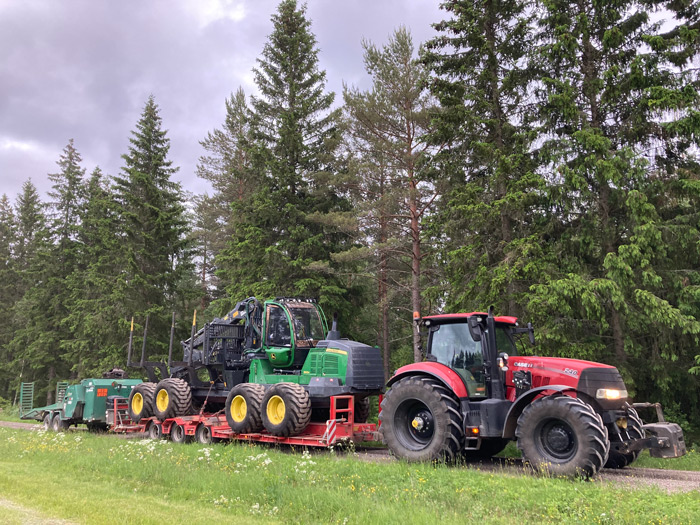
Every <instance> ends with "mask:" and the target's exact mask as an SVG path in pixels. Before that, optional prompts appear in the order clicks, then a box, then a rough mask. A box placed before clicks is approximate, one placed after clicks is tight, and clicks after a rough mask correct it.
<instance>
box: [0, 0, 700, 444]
mask: <svg viewBox="0 0 700 525" xmlns="http://www.w3.org/2000/svg"><path fill="white" fill-rule="evenodd" d="M442 10H443V12H444V17H443V18H444V20H443V21H442V22H440V23H438V24H436V25H435V29H436V30H437V36H436V37H435V38H433V39H432V40H430V41H428V42H425V43H423V44H422V45H417V44H416V43H414V42H413V40H412V37H411V34H410V32H409V31H408V30H407V29H406V28H398V29H396V30H395V32H394V33H393V34H392V35H391V36H390V37H389V38H388V39H387V41H386V42H382V43H375V42H370V41H363V49H364V63H365V66H366V73H367V75H368V78H369V80H370V83H369V85H370V86H371V87H369V89H366V90H363V89H359V88H357V87H355V86H351V85H345V86H344V89H343V93H342V96H336V94H335V93H332V92H329V91H328V90H327V89H326V74H325V72H324V71H323V70H321V69H320V68H319V60H318V55H319V48H318V45H317V41H316V39H315V37H314V34H313V31H312V23H311V20H309V19H308V17H307V13H306V8H305V6H304V5H300V4H297V2H296V0H284V1H282V3H281V4H280V5H279V7H278V10H277V12H276V13H275V14H273V16H272V22H273V30H272V32H271V34H270V35H269V37H268V39H267V43H266V44H265V46H264V48H263V49H262V50H261V54H260V56H259V58H258V61H257V67H256V68H255V70H254V77H255V82H256V85H257V92H256V94H255V95H247V94H246V93H244V92H243V91H242V90H241V89H236V88H235V86H233V87H232V88H233V92H232V94H231V96H230V98H229V99H227V100H225V101H222V104H225V107H226V119H225V121H224V122H222V123H221V125H220V127H218V128H217V129H214V130H212V131H211V132H210V133H208V134H207V136H206V137H202V140H201V146H202V156H201V158H200V160H199V164H198V167H197V173H196V175H197V176H198V177H201V178H202V179H204V180H206V181H208V182H209V185H210V187H211V188H212V194H204V195H188V194H185V192H184V191H183V190H182V188H181V186H180V185H179V183H178V182H176V181H175V180H174V177H173V176H174V175H175V173H176V172H177V170H178V168H177V167H176V166H173V164H172V162H171V160H169V153H170V141H169V138H168V134H167V130H166V128H167V123H166V122H163V120H162V118H161V116H160V111H159V107H158V104H157V103H156V97H155V96H151V97H150V98H149V99H148V100H147V101H145V105H144V107H143V112H142V115H141V117H140V119H139V120H138V122H136V124H135V127H134V130H133V131H132V133H131V137H130V146H129V148H128V151H127V152H125V153H124V155H123V156H122V158H123V167H122V169H121V172H120V173H119V174H106V173H103V172H102V171H101V170H100V168H99V167H94V168H92V167H90V168H91V169H92V171H89V172H88V167H85V166H84V165H83V161H82V159H81V155H80V153H79V144H74V142H73V140H69V141H68V143H67V145H66V146H65V148H64V150H63V152H62V153H61V155H60V156H59V157H58V161H57V169H56V172H55V173H53V174H51V175H50V180H51V183H52V189H51V191H50V192H49V193H48V199H47V200H46V201H43V200H42V199H41V197H40V195H39V192H38V191H37V188H36V187H35V186H34V185H33V184H32V182H31V180H27V181H26V182H25V184H24V186H23V190H22V192H21V194H19V195H18V197H17V199H16V201H15V202H11V201H10V199H9V198H8V197H7V196H6V195H3V196H2V199H0V252H1V255H0V263H1V264H0V313H1V315H0V318H2V320H3V322H2V323H1V324H0V400H2V401H3V402H4V403H11V402H13V401H14V400H15V399H16V393H17V389H18V386H19V384H20V382H28V381H36V382H37V388H38V392H39V395H40V396H41V397H42V401H43V398H44V397H45V398H46V400H47V401H48V402H51V400H52V399H51V398H52V395H53V394H52V392H53V390H54V389H55V382H56V381H57V380H63V379H76V378H82V377H87V376H90V375H94V374H101V373H102V372H103V371H105V370H107V369H110V368H112V367H115V366H120V367H124V366H125V362H126V345H127V341H128V332H129V324H130V321H131V318H132V316H134V318H135V319H136V325H137V328H136V330H137V333H138V332H139V331H140V330H141V328H142V327H143V322H144V320H145V317H146V315H149V318H150V321H149V334H150V335H149V352H150V355H151V356H152V357H156V358H157V357H158V356H161V357H162V356H164V355H167V344H168V336H169V330H168V327H169V325H170V317H171V314H172V312H173V311H174V312H176V315H177V319H178V323H179V330H180V332H179V335H180V336H181V338H183V339H184V338H186V337H187V334H188V332H189V330H188V326H189V325H190V324H191V316H192V312H193V311H194V310H195V309H197V310H198V319H200V323H201V322H202V319H204V320H207V319H210V318H212V317H213V316H215V315H221V314H223V313H225V312H227V311H228V309H230V308H231V307H232V306H233V305H234V304H235V303H236V302H237V301H239V300H241V299H243V298H245V297H248V296H251V295H255V296H257V297H258V298H261V299H265V298H271V297H275V296H303V297H315V298H317V299H318V300H319V301H320V303H321V305H322V306H323V308H324V309H325V310H326V312H327V313H332V312H338V314H339V316H340V320H341V328H342V330H343V332H344V334H345V335H347V336H351V337H353V338H354V339H357V340H360V341H363V342H366V343H369V344H376V345H378V346H379V347H381V348H382V349H383V352H384V357H385V373H386V374H390V373H391V372H392V371H393V370H394V369H395V368H396V367H397V366H399V365H401V364H404V363H407V362H410V361H413V360H420V359H421V349H420V334H419V331H418V328H417V326H416V324H415V323H414V322H413V315H414V312H419V313H420V314H422V315H427V314H430V313H438V312H454V311H473V310H484V309H486V308H487V307H488V306H489V305H494V306H495V308H496V311H497V312H499V313H503V314H506V313H507V314H510V315H515V316H518V317H519V318H520V319H521V320H523V321H524V322H528V321H531V322H533V324H534V325H535V327H536V330H537V344H536V346H535V347H534V348H533V347H529V348H526V347H523V351H524V352H536V353H540V354H543V355H560V356H565V357H576V358H582V359H589V360H593V361H601V362H604V363H609V364H613V365H615V366H617V367H618V368H619V369H620V371H621V372H622V374H623V376H624V378H625V380H626V382H627V385H628V389H629V390H630V391H631V393H632V395H633V397H634V398H635V399H636V400H640V401H641V400H653V401H660V402H662V403H663V405H664V407H665V410H666V412H667V415H668V417H669V418H671V419H673V420H675V421H678V422H680V423H682V424H683V425H684V427H685V428H686V430H691V429H695V430H697V429H700V396H699V395H698V394H699V393H700V347H699V343H700V164H699V163H698V153H699V149H698V146H699V145H700V95H699V90H698V87H699V86H700V70H699V64H700V3H698V2H696V1H693V0H664V1H661V0H629V1H628V0H620V1H616V2H597V1H590V0H580V1H577V2H568V1H566V2H565V1H560V0H537V1H530V0H500V1H498V0H479V1H467V0H446V1H444V2H443V3H442ZM661 18H664V19H665V23H663V24H662V23H660V22H658V21H657V20H660V19H661ZM156 95H157V93H156ZM193 176H194V174H193ZM137 339H138V337H137ZM137 344H140V342H139V341H137ZM131 373H132V374H135V375H138V374H139V371H137V370H132V371H131Z"/></svg>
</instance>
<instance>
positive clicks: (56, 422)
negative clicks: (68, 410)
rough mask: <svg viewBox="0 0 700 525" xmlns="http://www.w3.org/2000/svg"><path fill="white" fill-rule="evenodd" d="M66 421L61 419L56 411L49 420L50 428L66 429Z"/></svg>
mask: <svg viewBox="0 0 700 525" xmlns="http://www.w3.org/2000/svg"><path fill="white" fill-rule="evenodd" d="M68 426H69V425H68V423H67V422H66V421H64V420H63V419H61V414H60V412H57V413H56V414H55V415H54V416H53V419H52V420H51V430H53V431H54V432H65V431H66V430H68Z"/></svg>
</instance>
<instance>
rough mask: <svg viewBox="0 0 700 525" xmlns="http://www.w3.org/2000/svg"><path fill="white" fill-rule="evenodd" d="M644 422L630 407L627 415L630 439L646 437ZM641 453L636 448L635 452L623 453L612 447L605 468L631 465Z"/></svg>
mask: <svg viewBox="0 0 700 525" xmlns="http://www.w3.org/2000/svg"><path fill="white" fill-rule="evenodd" d="M643 424H644V423H642V420H641V419H640V417H639V414H637V411H636V410H635V409H634V408H630V409H629V413H628V417H627V434H629V437H630V439H644V428H643V426H642V425H643ZM639 453H640V451H639V450H635V451H634V452H628V453H626V454H623V453H621V452H618V451H616V450H613V449H612V448H611V449H610V455H609V456H608V461H607V463H605V468H624V467H626V466H628V465H631V464H632V463H634V462H635V461H637V458H638V457H639Z"/></svg>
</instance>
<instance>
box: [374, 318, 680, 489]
mask: <svg viewBox="0 0 700 525" xmlns="http://www.w3.org/2000/svg"><path fill="white" fill-rule="evenodd" d="M418 322H420V323H421V324H422V325H423V326H424V327H425V328H426V329H427V332H428V339H427V349H426V350H427V351H426V359H425V361H424V362H421V363H414V364H410V365H407V366H404V367H401V368H399V369H398V370H397V371H396V373H395V374H394V376H393V377H392V378H391V379H390V380H389V382H388V384H387V387H389V390H388V392H387V394H386V395H385V397H384V400H383V402H382V405H381V412H380V415H379V419H380V421H381V433H382V436H383V439H384V441H385V443H386V444H387V446H388V447H389V449H390V450H391V451H392V453H393V454H394V455H395V456H397V457H399V458H404V459H406V460H409V461H440V460H442V461H451V460H454V459H456V458H458V457H463V458H466V459H468V458H486V457H490V456H493V455H494V454H497V453H499V452H500V451H502V450H503V449H504V448H505V446H506V445H507V443H508V442H509V441H510V440H513V439H515V440H517V445H518V448H519V449H520V450H521V452H522V456H523V459H524V461H525V462H526V463H528V464H530V465H532V466H533V467H534V468H536V469H538V470H544V471H547V472H550V473H551V474H554V475H563V476H572V475H579V476H584V477H587V476H592V475H593V474H595V473H596V472H597V471H598V470H600V469H601V468H603V467H604V466H605V467H608V468H621V467H625V466H627V465H629V464H630V463H632V462H633V461H634V460H636V459H637V456H638V455H639V453H640V451H641V450H643V449H645V448H646V449H650V453H651V455H652V456H654V457H678V456H682V455H683V454H685V442H684V440H683V432H682V430H681V428H680V427H679V426H678V425H676V424H674V423H665V422H664V420H663V414H662V412H661V409H660V407H659V406H658V405H649V404H631V403H630V400H629V398H628V394H627V390H626V388H625V384H624V382H623V380H622V377H621V376H620V373H619V372H618V371H617V369H616V368H615V367H613V366H609V365H604V364H601V363H593V362H590V361H582V360H578V359H564V358H554V357H536V356H517V347H516V341H515V338H516V337H517V336H519V335H525V334H527V335H529V339H530V341H531V343H533V344H534V341H535V337H534V330H533V328H532V325H531V324H528V326H527V327H522V328H521V327H519V326H518V324H517V319H516V318H515V317H505V316H504V317H494V316H493V310H492V309H491V310H489V313H488V314H485V313H479V312H474V313H469V314H444V315H434V316H429V317H424V318H422V319H419V320H418ZM635 407H637V408H639V407H656V408H657V414H658V418H659V422H658V423H653V424H644V423H643V422H642V420H641V419H640V418H639V415H638V414H637V411H636V410H635Z"/></svg>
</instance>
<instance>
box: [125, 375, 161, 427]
mask: <svg viewBox="0 0 700 525" xmlns="http://www.w3.org/2000/svg"><path fill="white" fill-rule="evenodd" d="M155 390H156V384H155V383H140V384H138V385H136V386H135V387H134V388H133V389H132V390H131V393H130V394H129V418H130V419H131V420H132V421H133V422H134V423H138V422H139V421H141V420H142V419H145V418H147V417H151V416H152V415H153V393H154V392H155Z"/></svg>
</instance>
